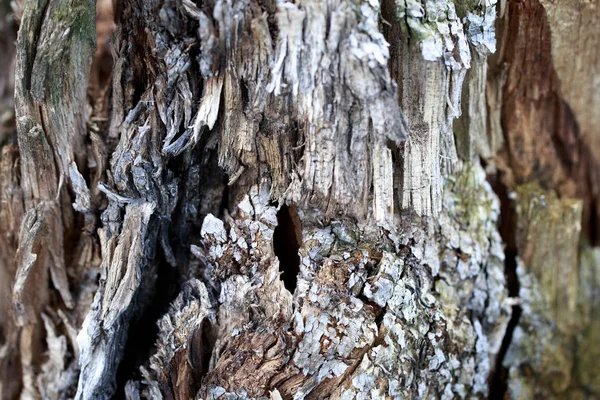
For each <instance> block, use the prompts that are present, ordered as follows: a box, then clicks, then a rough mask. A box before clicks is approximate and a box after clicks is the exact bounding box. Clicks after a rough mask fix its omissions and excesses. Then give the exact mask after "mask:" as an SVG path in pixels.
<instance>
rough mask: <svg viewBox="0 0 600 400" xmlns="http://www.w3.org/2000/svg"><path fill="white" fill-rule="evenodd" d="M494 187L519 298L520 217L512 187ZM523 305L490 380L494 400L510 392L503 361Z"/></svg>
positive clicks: (507, 263) (512, 292)
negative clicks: (517, 218)
mask: <svg viewBox="0 0 600 400" xmlns="http://www.w3.org/2000/svg"><path fill="white" fill-rule="evenodd" d="M489 180H490V181H491V182H490V183H491V184H492V188H493V189H494V192H496V195H497V196H498V199H499V200H500V226H499V231H500V236H502V241H503V242H504V243H505V244H506V247H505V248H504V274H505V276H506V284H507V288H508V294H509V296H510V297H519V290H520V284H519V277H518V276H517V254H518V252H517V244H516V229H517V227H516V224H517V220H516V217H517V216H516V214H515V210H514V203H513V202H512V201H511V199H510V198H509V195H508V188H507V187H506V185H504V184H503V183H502V178H501V177H500V176H495V177H492V179H489ZM521 312H522V309H521V306H518V305H515V306H513V307H512V316H511V318H510V321H509V322H508V326H507V327H506V332H505V333H504V338H503V339H502V345H501V346H500V350H499V351H498V355H497V356H496V363H495V366H494V368H493V370H492V371H491V372H490V376H489V378H488V385H489V398H490V400H496V399H497V400H502V399H504V396H505V394H506V391H507V390H508V368H506V367H504V366H503V365H502V364H503V361H504V357H505V356H506V352H507V351H508V348H509V346H510V343H511V341H512V337H513V332H514V330H515V328H516V327H517V325H518V324H519V318H520V317H521Z"/></svg>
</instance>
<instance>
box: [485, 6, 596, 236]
mask: <svg viewBox="0 0 600 400" xmlns="http://www.w3.org/2000/svg"><path fill="white" fill-rule="evenodd" d="M500 25H501V31H502V34H501V36H500V42H501V45H500V46H499V49H500V51H499V52H498V54H496V55H495V56H494V57H493V61H492V68H491V73H490V77H489V80H490V81H492V82H495V81H502V82H504V85H503V86H502V89H500V90H501V93H502V94H501V97H502V100H501V103H502V105H501V111H500V121H501V126H502V134H503V137H504V140H505V147H504V149H503V150H502V151H501V152H500V154H499V156H498V166H499V167H500V169H501V170H502V171H503V173H504V174H505V175H504V180H505V182H506V184H507V185H508V186H509V187H511V188H515V187H516V186H517V185H520V184H524V183H527V182H538V183H539V184H540V185H542V186H543V187H544V188H547V189H553V190H555V191H557V192H558V193H559V194H560V195H561V196H564V197H571V198H581V199H583V200H584V215H583V221H584V225H585V227H584V229H585V231H586V233H587V235H588V237H589V238H590V239H591V241H592V243H596V241H597V240H598V238H597V232H596V229H597V228H596V226H597V224H598V223H599V222H600V220H599V219H598V216H599V215H600V213H599V212H598V207H599V203H598V194H599V193H598V190H599V188H600V180H599V179H600V176H599V171H600V169H599V165H598V161H597V159H596V157H595V153H594V152H593V148H591V147H590V139H589V138H586V137H584V136H583V135H582V134H581V132H580V128H579V124H578V120H577V117H578V116H577V115H575V114H574V113H573V110H572V109H571V107H570V106H569V104H568V103H567V101H566V100H565V98H564V95H563V94H562V91H561V81H560V80H559V77H558V75H557V73H556V70H555V67H554V59H553V54H552V38H551V29H552V28H551V26H550V24H549V22H548V18H547V15H546V9H545V8H544V6H543V5H542V4H541V3H540V2H539V1H537V0H517V1H509V2H508V3H507V11H506V16H505V17H504V19H503V20H501V21H500ZM593 54H594V52H593V51H592V52H591V53H590V59H589V60H588V62H590V63H594V62H595V61H594V59H593ZM561 56H563V57H565V56H564V55H561ZM492 85H493V86H495V83H492ZM583 90H584V91H585V92H584V93H582V96H587V92H588V91H594V90H596V89H595V88H594V87H593V86H590V87H586V88H583ZM589 134H590V135H593V133H592V132H590V133H589ZM596 134H597V132H596Z"/></svg>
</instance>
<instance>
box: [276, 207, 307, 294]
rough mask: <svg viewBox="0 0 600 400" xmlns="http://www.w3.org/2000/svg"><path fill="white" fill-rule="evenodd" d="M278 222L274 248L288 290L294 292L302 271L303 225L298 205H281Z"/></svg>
mask: <svg viewBox="0 0 600 400" xmlns="http://www.w3.org/2000/svg"><path fill="white" fill-rule="evenodd" d="M277 222H278V224H277V227H276V228H275V231H274V233H273V249H274V251H275V255H276V256H277V258H278V259H279V271H280V272H281V279H282V280H283V284H284V285H285V288H286V289H287V290H289V291H290V292H291V293H294V290H296V283H297V280H298V273H299V272H300V256H299V255H298V249H299V248H300V246H301V244H302V226H301V224H300V218H299V217H298V213H297V212H296V206H294V205H291V206H287V205H285V204H284V205H283V206H281V208H280V209H279V211H278V212H277Z"/></svg>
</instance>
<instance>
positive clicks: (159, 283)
mask: <svg viewBox="0 0 600 400" xmlns="http://www.w3.org/2000/svg"><path fill="white" fill-rule="evenodd" d="M156 246H157V249H158V248H159V246H158V243H157V245H156ZM159 259H160V261H159V262H158V263H157V264H158V267H157V271H156V278H155V279H156V280H155V282H154V283H148V284H146V285H145V289H144V292H145V293H143V294H142V295H140V298H139V300H138V301H139V303H141V304H139V305H137V306H136V307H135V309H136V310H143V312H142V313H141V315H140V316H138V318H134V319H133V320H132V321H131V324H130V325H129V331H128V335H127V342H126V343H125V351H124V352H123V360H122V361H121V363H120V364H119V369H118V370H117V391H116V393H115V395H114V396H113V398H115V399H124V398H125V397H124V395H125V390H124V389H125V384H126V383H127V381H128V380H130V379H140V378H141V376H139V367H140V366H141V365H143V363H144V362H145V361H146V360H148V358H149V356H150V354H152V352H153V348H154V344H155V343H156V339H157V335H158V325H157V324H156V321H158V319H159V318H160V317H162V316H163V315H164V314H165V313H166V312H167V311H168V310H169V305H170V304H171V302H172V301H173V300H174V299H175V297H177V294H178V293H179V289H180V288H179V283H178V282H179V271H178V269H177V268H173V267H172V266H171V265H169V263H168V262H167V261H166V260H165V257H164V254H163V252H162V251H160V250H159Z"/></svg>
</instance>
